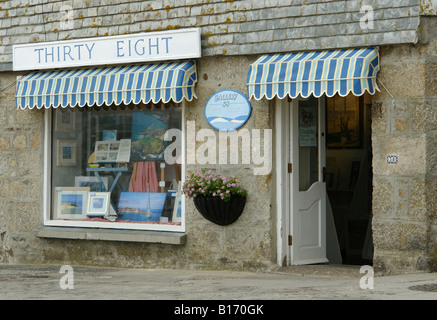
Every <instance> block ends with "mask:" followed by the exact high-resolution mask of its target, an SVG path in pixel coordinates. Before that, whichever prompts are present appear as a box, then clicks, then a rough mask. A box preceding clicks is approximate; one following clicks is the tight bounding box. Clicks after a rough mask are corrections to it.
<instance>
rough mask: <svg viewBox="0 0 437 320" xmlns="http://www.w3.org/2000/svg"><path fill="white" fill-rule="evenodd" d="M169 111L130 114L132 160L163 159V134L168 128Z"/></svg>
mask: <svg viewBox="0 0 437 320" xmlns="http://www.w3.org/2000/svg"><path fill="white" fill-rule="evenodd" d="M169 119H170V113H169V111H165V110H154V111H153V112H149V111H145V112H134V113H133V114H132V149H131V150H132V155H131V159H132V160H133V161H147V160H149V161H150V160H163V159H164V150H165V142H164V135H165V132H166V131H167V129H168V123H169Z"/></svg>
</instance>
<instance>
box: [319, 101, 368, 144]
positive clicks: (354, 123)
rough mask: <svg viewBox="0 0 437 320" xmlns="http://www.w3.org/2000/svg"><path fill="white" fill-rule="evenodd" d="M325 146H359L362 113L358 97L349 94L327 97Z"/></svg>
mask: <svg viewBox="0 0 437 320" xmlns="http://www.w3.org/2000/svg"><path fill="white" fill-rule="evenodd" d="M326 104H327V107H326V111H327V112H326V116H327V137H326V139H327V146H328V148H333V149H335V148H360V147H361V141H362V139H361V135H362V129H361V127H362V115H361V114H360V98H359V97H356V96H353V95H350V96H347V97H340V96H335V97H333V98H328V99H327V102H326Z"/></svg>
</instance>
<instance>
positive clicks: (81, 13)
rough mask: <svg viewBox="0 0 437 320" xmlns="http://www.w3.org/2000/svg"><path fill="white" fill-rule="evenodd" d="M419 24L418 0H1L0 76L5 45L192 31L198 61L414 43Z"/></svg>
mask: <svg viewBox="0 0 437 320" xmlns="http://www.w3.org/2000/svg"><path fill="white" fill-rule="evenodd" d="M43 3H44V4H43ZM362 3H365V4H366V5H370V7H371V8H372V10H373V17H374V25H373V29H363V28H361V27H360V19H363V17H364V16H366V14H369V11H366V12H364V11H363V12H360V9H361V8H362ZM68 14H70V15H71V17H73V20H72V21H73V28H72V29H64V30H62V25H61V23H60V21H61V19H62V18H63V17H64V18H65V17H67V15H68ZM419 21H420V0H367V1H362V0H173V1H164V0H153V1H135V0H131V1H128V0H84V1H82V0H70V1H55V0H10V1H0V44H1V46H0V70H10V69H11V62H12V44H22V43H33V42H43V41H57V40H66V39H74V38H88V37H96V36H108V35H119V34H129V33H138V32H149V31H158V30H171V29H178V28H185V27H199V28H201V33H202V55H203V56H211V55H248V54H263V53H276V52H290V51H302V50H315V49H330V48H346V47H363V46H375V45H387V44H400V43H415V42H417V30H418V25H419Z"/></svg>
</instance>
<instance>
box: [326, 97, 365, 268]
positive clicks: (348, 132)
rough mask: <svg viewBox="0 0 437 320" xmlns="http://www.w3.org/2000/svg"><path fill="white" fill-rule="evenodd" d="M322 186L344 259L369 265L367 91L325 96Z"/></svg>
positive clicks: (343, 260)
mask: <svg viewBox="0 0 437 320" xmlns="http://www.w3.org/2000/svg"><path fill="white" fill-rule="evenodd" d="M325 108H326V133H327V136H326V147H327V149H326V176H327V178H326V190H327V194H328V202H329V204H330V206H331V210H332V215H333V219H334V223H335V229H336V233H337V239H338V244H339V248H340V251H341V258H342V262H343V264H358V265H371V264H372V260H373V246H372V234H371V232H372V229H371V217H372V180H373V178H372V145H371V143H372V141H371V101H370V97H369V96H367V95H364V96H361V97H356V96H354V95H348V96H346V97H341V96H338V95H337V96H334V97H332V98H327V99H326V105H325Z"/></svg>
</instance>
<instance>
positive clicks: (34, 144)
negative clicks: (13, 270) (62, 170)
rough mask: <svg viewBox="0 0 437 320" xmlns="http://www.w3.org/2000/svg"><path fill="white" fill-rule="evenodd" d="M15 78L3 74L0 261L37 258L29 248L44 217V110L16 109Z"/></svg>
mask: <svg viewBox="0 0 437 320" xmlns="http://www.w3.org/2000/svg"><path fill="white" fill-rule="evenodd" d="M15 80H16V74H14V73H2V74H1V75H0V88H1V89H0V90H1V91H0V262H12V261H15V256H16V254H18V255H19V256H20V255H21V254H23V253H24V252H25V254H26V255H27V258H26V259H29V261H31V260H32V259H33V258H36V256H34V255H33V252H32V250H29V249H30V248H31V247H32V242H33V241H34V237H33V236H32V232H33V230H34V228H35V227H36V226H38V224H39V223H40V220H41V219H42V215H41V213H42V191H41V185H42V165H43V160H42V148H43V146H42V140H41V139H42V133H43V123H42V119H43V113H42V112H39V111H35V110H34V111H30V110H28V111H18V110H17V109H16V104H15V99H14V96H15V84H14V82H15ZM23 249H24V251H22V250H23ZM20 251H21V252H20Z"/></svg>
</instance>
